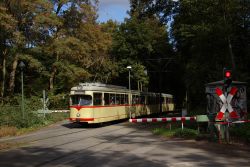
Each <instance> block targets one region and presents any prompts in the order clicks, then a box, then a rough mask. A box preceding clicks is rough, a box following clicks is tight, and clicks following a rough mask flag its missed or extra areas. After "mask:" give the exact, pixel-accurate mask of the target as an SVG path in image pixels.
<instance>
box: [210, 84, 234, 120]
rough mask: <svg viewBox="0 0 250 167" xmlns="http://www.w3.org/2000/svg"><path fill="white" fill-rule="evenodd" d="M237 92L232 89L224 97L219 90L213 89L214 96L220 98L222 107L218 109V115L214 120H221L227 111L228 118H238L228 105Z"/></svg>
mask: <svg viewBox="0 0 250 167" xmlns="http://www.w3.org/2000/svg"><path fill="white" fill-rule="evenodd" d="M237 90H238V89H237V88H236V87H232V88H231V90H230V92H229V94H228V95H227V97H226V96H225V95H224V94H223V91H222V90H221V89H220V88H218V87H217V88H216V89H215V91H216V94H217V95H218V96H219V97H220V99H221V101H222V103H223V105H222V107H221V109H220V112H218V114H217V116H216V119H219V120H222V118H223V116H224V114H225V112H226V110H228V112H229V116H230V118H239V116H238V114H237V112H236V111H234V109H233V107H232V106H231V104H230V103H231V101H232V99H233V96H234V95H235V94H236V92H237Z"/></svg>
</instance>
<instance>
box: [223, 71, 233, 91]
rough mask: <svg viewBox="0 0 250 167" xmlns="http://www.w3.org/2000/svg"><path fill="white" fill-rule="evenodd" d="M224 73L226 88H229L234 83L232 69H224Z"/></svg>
mask: <svg viewBox="0 0 250 167" xmlns="http://www.w3.org/2000/svg"><path fill="white" fill-rule="evenodd" d="M223 73H224V86H225V88H228V87H230V85H231V84H232V71H231V70H228V69H224V70H223Z"/></svg>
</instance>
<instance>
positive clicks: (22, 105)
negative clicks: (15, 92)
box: [21, 70, 24, 119]
mask: <svg viewBox="0 0 250 167" xmlns="http://www.w3.org/2000/svg"><path fill="white" fill-rule="evenodd" d="M21 80H22V104H21V110H22V115H23V119H24V93H23V70H22V71H21Z"/></svg>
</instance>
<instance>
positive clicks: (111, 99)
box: [109, 94, 115, 105]
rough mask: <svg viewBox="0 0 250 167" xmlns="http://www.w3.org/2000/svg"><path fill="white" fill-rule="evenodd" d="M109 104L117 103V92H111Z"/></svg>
mask: <svg viewBox="0 0 250 167" xmlns="http://www.w3.org/2000/svg"><path fill="white" fill-rule="evenodd" d="M109 102H110V103H109V104H111V105H112V104H115V94H110V96H109Z"/></svg>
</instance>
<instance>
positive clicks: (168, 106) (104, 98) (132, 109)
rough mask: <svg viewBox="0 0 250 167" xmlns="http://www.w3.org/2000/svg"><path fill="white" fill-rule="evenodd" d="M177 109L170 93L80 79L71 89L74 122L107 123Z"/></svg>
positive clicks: (71, 117)
mask: <svg viewBox="0 0 250 167" xmlns="http://www.w3.org/2000/svg"><path fill="white" fill-rule="evenodd" d="M160 99H161V101H162V112H170V111H173V110H174V103H173V96H172V95H170V94H163V93H162V94H161V98H160V95H159V93H151V92H140V91H135V90H131V91H130V90H128V89H127V88H126V87H122V86H116V85H108V84H102V83H80V84H79V85H77V86H75V87H72V88H71V90H70V118H69V120H70V121H71V122H78V123H83V122H86V123H89V124H95V123H103V122H108V121H114V120H119V119H126V118H130V117H132V118H135V117H140V116H145V115H151V114H156V113H158V112H159V110H160V105H159V103H160Z"/></svg>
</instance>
